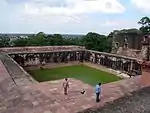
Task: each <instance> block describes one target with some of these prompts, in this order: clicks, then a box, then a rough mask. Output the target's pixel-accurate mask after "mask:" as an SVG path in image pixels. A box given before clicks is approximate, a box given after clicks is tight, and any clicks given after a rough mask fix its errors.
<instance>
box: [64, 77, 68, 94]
mask: <svg viewBox="0 0 150 113" xmlns="http://www.w3.org/2000/svg"><path fill="white" fill-rule="evenodd" d="M63 88H64V94H65V95H67V94H68V88H69V82H68V79H67V78H65V81H64V82H63Z"/></svg>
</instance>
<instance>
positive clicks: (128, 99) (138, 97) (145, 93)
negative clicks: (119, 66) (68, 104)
mask: <svg viewBox="0 0 150 113" xmlns="http://www.w3.org/2000/svg"><path fill="white" fill-rule="evenodd" d="M149 95H150V87H147V88H143V89H140V90H138V91H135V92H133V93H132V94H131V95H126V96H124V97H122V98H119V99H117V100H115V101H113V102H112V103H108V104H106V105H105V106H104V107H103V108H101V109H88V110H85V111H82V112H80V113H112V112H113V113H150V107H149V105H150V96H149Z"/></svg>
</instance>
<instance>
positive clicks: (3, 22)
mask: <svg viewBox="0 0 150 113" xmlns="http://www.w3.org/2000/svg"><path fill="white" fill-rule="evenodd" d="M0 1H1V3H0V32H2V33H37V32H39V31H43V32H45V33H63V34H64V33H69V34H72V33H73V34H86V33H87V32H89V31H92V32H97V33H104V34H108V33H109V32H111V31H113V30H114V29H123V28H138V27H139V25H138V24H137V21H138V20H140V19H141V17H142V16H149V15H150V0H0Z"/></svg>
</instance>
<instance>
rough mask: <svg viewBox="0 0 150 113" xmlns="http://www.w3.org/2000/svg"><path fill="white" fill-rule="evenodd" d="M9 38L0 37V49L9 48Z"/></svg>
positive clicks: (5, 36)
mask: <svg viewBox="0 0 150 113" xmlns="http://www.w3.org/2000/svg"><path fill="white" fill-rule="evenodd" d="M9 46H10V38H9V37H8V36H7V35H3V36H0V47H9Z"/></svg>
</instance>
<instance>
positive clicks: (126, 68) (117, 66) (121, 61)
mask: <svg viewBox="0 0 150 113" xmlns="http://www.w3.org/2000/svg"><path fill="white" fill-rule="evenodd" d="M84 60H85V61H86V62H91V63H96V64H100V65H103V66H105V67H107V68H111V69H114V70H119V71H121V72H124V73H127V74H131V75H141V74H142V72H141V65H140V64H139V63H138V61H137V59H136V58H131V57H127V56H121V55H116V54H110V53H104V52H97V51H92V50H87V51H86V52H85V54H84Z"/></svg>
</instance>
